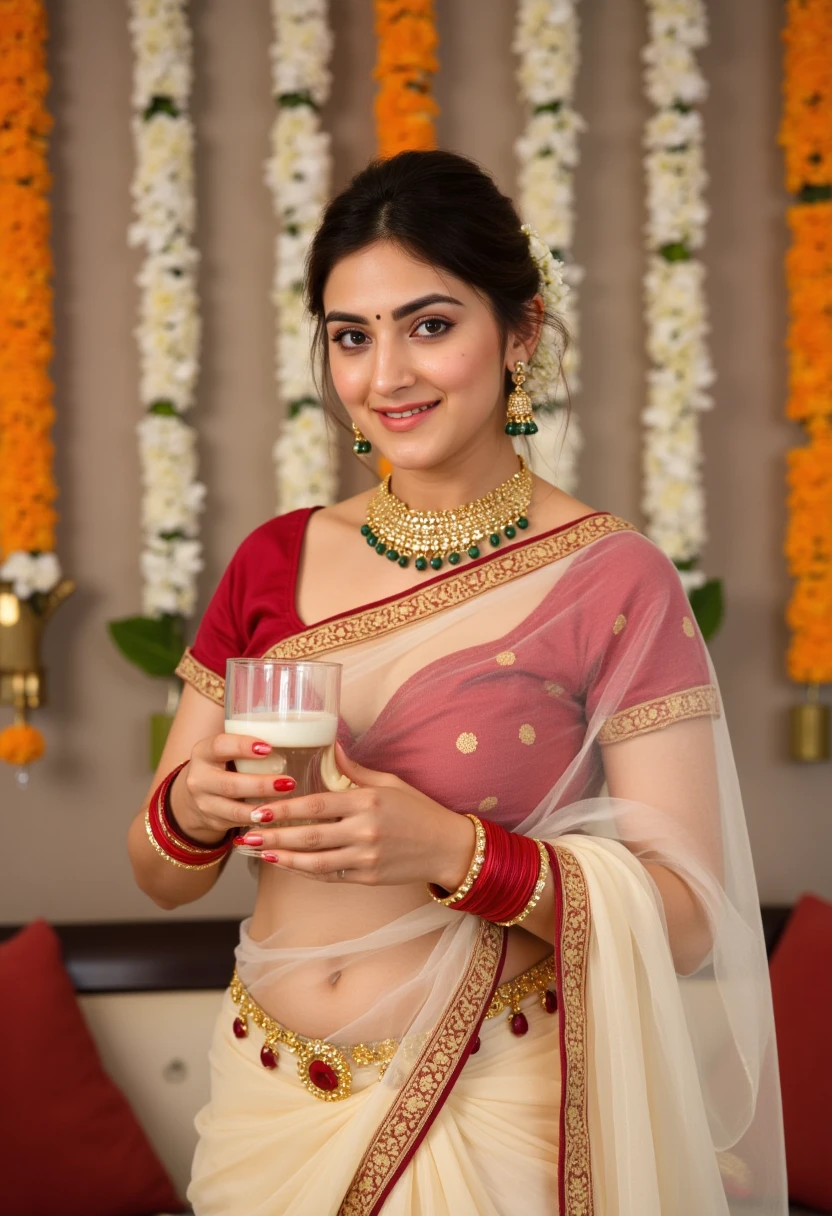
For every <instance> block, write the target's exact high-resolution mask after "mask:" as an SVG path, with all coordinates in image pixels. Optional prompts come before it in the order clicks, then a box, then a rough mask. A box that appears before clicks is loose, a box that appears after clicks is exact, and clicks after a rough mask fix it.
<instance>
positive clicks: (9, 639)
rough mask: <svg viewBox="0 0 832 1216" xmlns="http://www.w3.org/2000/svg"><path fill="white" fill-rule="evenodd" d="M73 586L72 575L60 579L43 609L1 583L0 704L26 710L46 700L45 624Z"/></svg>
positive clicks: (71, 590)
mask: <svg viewBox="0 0 832 1216" xmlns="http://www.w3.org/2000/svg"><path fill="white" fill-rule="evenodd" d="M74 590H75V584H74V583H73V581H72V579H69V578H64V579H61V581H60V582H59V583H58V585H57V587H54V588H53V589H52V591H50V592H49V594H48V595H46V596H44V597H43V601H44V603H43V609H42V611H40V612H36V611H35V610H34V608H33V607H32V605H31V603H30V602H29V600H20V599H18V598H17V596H16V595H15V594H14V592H13V591H12V588H11V584H10V583H0V704H2V705H11V706H13V707H14V708H15V709H19V710H24V711H25V710H27V709H38V708H39V707H40V706H41V705H44V704H45V702H46V691H45V686H44V673H43V669H42V667H41V665H40V641H41V635H42V633H43V627H44V625H45V624H46V622H47V621H48V620H49V618H50V617H51V616H52V615H53V613H54V612H55V610H56V608H58V607H59V605H60V604H62V603H63V602H64V600H65V599H68V598H69V596H70V595H72V593H73V591H74Z"/></svg>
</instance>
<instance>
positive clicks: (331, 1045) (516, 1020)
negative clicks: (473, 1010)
mask: <svg viewBox="0 0 832 1216" xmlns="http://www.w3.org/2000/svg"><path fill="white" fill-rule="evenodd" d="M229 991H230V995H231V1000H232V1001H233V1003H234V1004H235V1005H236V1006H237V1007H238V1010H239V1012H238V1014H237V1016H236V1017H235V1018H234V1021H233V1025H232V1030H233V1033H234V1036H235V1038H237V1039H246V1038H248V1036H249V1033H250V1027H251V1024H253V1025H254V1026H255V1027H256V1028H257V1030H258V1031H260V1032H261V1033H262V1036H263V1038H262V1046H261V1048H260V1063H261V1065H262V1066H263V1068H266V1069H269V1070H271V1069H276V1068H277V1067H278V1064H279V1059H280V1048H285V1049H286V1050H287V1051H288V1052H289V1053H290V1054H291V1055H294V1056H296V1057H297V1072H298V1076H299V1078H300V1080H301V1082H302V1084H303V1085H304V1086H305V1088H306V1089H307V1090H308V1091H309V1092H310V1093H311V1094H313V1095H314V1096H315V1097H316V1098H320V1099H322V1100H324V1101H329V1102H331V1101H337V1100H340V1099H341V1098H346V1097H348V1096H349V1093H350V1091H351V1088H352V1068H351V1065H352V1066H354V1067H356V1068H367V1067H370V1066H375V1067H376V1068H377V1069H378V1075H379V1078H381V1077H383V1076H384V1073H385V1072H386V1070H387V1068H388V1067H389V1065H390V1063H391V1061H392V1060H393V1058H394V1056H395V1055H396V1053H397V1052H398V1051H399V1049H400V1048H404V1049H405V1051H406V1052H407V1054H408V1056H410V1057H415V1055H416V1054H417V1053H418V1051H419V1050H420V1049H421V1047H422V1046H423V1045H424V1043H425V1041H426V1040H427V1037H428V1034H427V1033H424V1034H419V1035H410V1036H405V1037H404V1038H403V1039H383V1040H380V1041H377V1042H371V1043H354V1044H343V1043H336V1042H331V1041H329V1040H326V1039H311V1038H308V1037H307V1036H306V1035H302V1034H299V1033H298V1032H297V1031H295V1030H291V1029H290V1028H289V1027H287V1026H284V1025H282V1024H281V1023H280V1022H278V1021H276V1019H274V1018H272V1017H270V1015H269V1014H267V1013H266V1011H265V1010H264V1009H263V1008H261V1006H260V1005H258V1003H257V1002H256V1001H255V1000H254V999H253V998H252V996H251V995H250V993H249V992H248V991H247V989H246V988H245V986H244V985H243V983H242V981H241V980H240V978H239V976H238V975H237V972H236V970H235V972H234V975H233V977H232V980H231V985H230V989H229ZM532 998H534V999H536V1000H538V1001H539V1003H540V1004H541V1005H542V1007H543V1009H544V1010H545V1011H546V1013H549V1014H554V1013H556V1012H557V1007H558V1004H557V995H556V992H555V960H554V955H553V954H552V955H549V956H548V957H547V958H544V959H542V960H541V961H540V962H539V963H535V965H534V966H533V967H529V968H528V969H527V970H526V971H523V972H521V974H520V975H518V976H515V978H514V979H512V980H508V981H507V982H506V983H503V984H500V985H499V986H498V987H497V989H496V990H495V992H494V995H493V996H492V998H491V1002H490V1004H489V1006H488V1009H487V1011H486V1014H485V1020H486V1021H489V1020H491V1019H493V1018H496V1017H498V1016H499V1015H500V1014H502V1013H504V1014H506V1020H507V1022H508V1027H509V1030H510V1032H511V1033H512V1034H514V1035H516V1036H522V1035H524V1034H526V1032H527V1031H528V1028H529V1026H528V1019H527V1018H526V1015H525V1013H524V1012H523V1009H522V1006H523V1005H524V1003H526V1002H527V1001H529V1000H530V999H532ZM478 1048H479V1040H478V1039H477V1040H476V1042H475V1043H474V1045H473V1047H472V1051H473V1052H476V1051H477V1050H478Z"/></svg>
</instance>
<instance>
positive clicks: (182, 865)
mask: <svg viewBox="0 0 832 1216" xmlns="http://www.w3.org/2000/svg"><path fill="white" fill-rule="evenodd" d="M144 830H145V831H146V832H147V839H148V840H149V841H150V843H151V844H152V845H153V847H154V849H155V850H156V852H157V853H158V854H159V856H160V857H164V859H165V861H166V862H167V863H168V864H169V865H172V866H176V867H177V869H179V870H210V869H211V867H212V866H218V865H219V864H220V862H222V861H225V859H226V857H227V856H228V853H223V855H222V857H218V858H217V859H216V860H215V861H203V862H202V863H201V864H200V865H189V864H188V862H186V861H177V860H176V858H175V857H171V855H170V853H166V852H165V850H164V849H163V848H162V846H161V845H160V844H159V842H158V840H157V839H156V837H155V836H154V835H153V828H152V827H151V826H150V807H148V808H147V810H146V811H145V813H144Z"/></svg>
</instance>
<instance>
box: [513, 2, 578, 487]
mask: <svg viewBox="0 0 832 1216" xmlns="http://www.w3.org/2000/svg"><path fill="white" fill-rule="evenodd" d="M577 4H578V0H520V2H519V4H518V8H517V25H516V29H515V35H514V50H515V52H516V53H517V55H519V57H520V63H519V65H518V69H517V80H518V83H519V85H520V95H521V97H522V98H523V100H524V101H525V103H526V104H527V106H529V108H530V114H529V118H528V121H527V123H526V129H525V131H524V132H523V134H522V135H521V136H520V138H519V139H518V140H517V143H516V145H515V147H516V151H517V157H518V160H519V172H518V187H519V196H520V197H519V202H520V211H521V213H522V215H523V217H524V219H525V220H527V221H528V223H529V224H530V226H531V227H532V228H533V229H535V230H536V232H537V233H538V234H539V235H540V238H541V239H542V240H543V241H544V242H545V243H546V245H548V246H549V248H550V249H551V251H552V255H553V257H554V258H555V259H556V260H557V261H559V262H561V263H562V265H561V266H560V272H561V274H562V276H563V280H564V282H565V283H566V284H567V285H568V286H569V288H570V290H569V291H568V293H567V294H565V295H564V296H563V303H562V307H561V313H562V316H563V320H564V321H565V323H566V326H567V329H568V330H569V337H570V342H569V346H568V348H567V350H566V353H565V355H564V356H563V360H562V363H563V376H561V375H558V374H555V375H554V376H551V377H548V378H546V377H541V375H540V372H539V370H538V369H539V368H540V365H541V360H540V357H539V356H536V357H535V359H534V360H533V361H532V365H531V375H530V376H529V379H528V381H527V383H526V386H525V387H526V389H527V391H528V392H529V393H530V395H531V397H532V400H533V401H534V403H535V408H536V414H535V422H536V423H537V426H538V432H539V433H538V435H537V437H536V438H535V439H534V440H532V460H531V464H532V468H533V469H534V470H535V471H536V472H539V473H541V474H542V475H543V476H546V474H547V473H549V474H551V472H552V459H553V456H554V458H555V460H556V462H557V463H556V475H557V481H558V485H560V486H561V487H562V488H563V489H564V490H566V491H567V492H568V493H574V492H575V489H576V487H577V456H578V453H579V452H580V450H581V447H582V446H583V445H582V440H581V434H580V428H579V425H578V420H577V418H576V417H575V413H574V411H572V414H571V417H570V420H569V426H568V429H567V430H566V434H565V437H564V434H563V430H564V425H565V420H566V415H565V411H564V408H563V407H564V406H565V405H566V403H567V401H568V400H569V397H572V398H574V395H575V394H576V393H577V392H578V391H579V389H580V382H579V350H578V337H579V314H578V295H577V288H578V286H579V284H580V282H581V280H582V278H583V270H582V268H581V267H580V266H578V265H577V263H576V262H574V261H573V260H572V258H571V256H570V250H571V248H572V244H573V240H574V231H575V187H574V178H575V167H576V165H577V163H578V136H579V135H580V133H581V131H583V130H584V129H585V127H586V123H585V122H584V120H583V119H582V118H581V116H580V115H579V114H578V113H577V112H576V110H575V108H574V97H575V78H576V76H577V73H578V66H579V52H578V47H579V27H578V17H577V11H576V10H577ZM544 381H545V382H544ZM567 389H568V394H569V397H568V396H567ZM561 441H562V442H561ZM558 449H559V450H558Z"/></svg>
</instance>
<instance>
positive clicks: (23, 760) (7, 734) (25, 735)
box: [0, 722, 46, 767]
mask: <svg viewBox="0 0 832 1216" xmlns="http://www.w3.org/2000/svg"><path fill="white" fill-rule="evenodd" d="M45 751H46V743H45V742H44V738H43V735H42V734H41V733H40V731H39V730H37V729H36V728H35V727H34V726H30V725H29V724H28V723H27V722H17V723H15V725H14V726H7V727H6V729H5V730H4V731H0V760H4V761H5V762H6V764H14V765H17V766H18V767H20V766H22V765H24V764H33V763H34V761H35V760H40V758H41V756H42V755H43V753H44V752H45Z"/></svg>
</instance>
